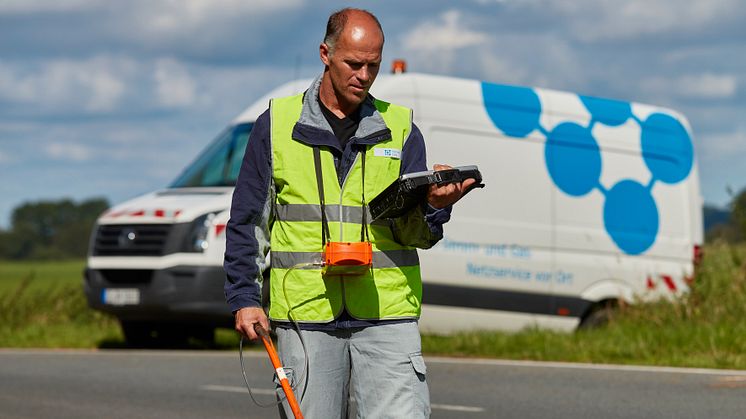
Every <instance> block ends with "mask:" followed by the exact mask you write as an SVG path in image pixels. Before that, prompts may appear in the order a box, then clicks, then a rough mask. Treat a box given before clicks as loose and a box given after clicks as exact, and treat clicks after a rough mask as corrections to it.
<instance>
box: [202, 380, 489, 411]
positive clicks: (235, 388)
mask: <svg viewBox="0 0 746 419" xmlns="http://www.w3.org/2000/svg"><path fill="white" fill-rule="evenodd" d="M200 389H202V390H207V391H223V392H228V393H248V391H246V387H239V386H222V385H219V384H206V385H203V386H200ZM251 391H252V392H254V394H265V395H269V396H274V395H275V391H274V390H272V389H267V388H252V389H251ZM430 408H432V409H433V410H450V411H452V412H472V413H479V412H484V409H483V408H481V407H476V406H459V405H457V404H437V403H433V404H431V405H430Z"/></svg>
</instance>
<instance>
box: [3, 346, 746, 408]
mask: <svg viewBox="0 0 746 419" xmlns="http://www.w3.org/2000/svg"><path fill="white" fill-rule="evenodd" d="M426 361H427V363H428V382H429V383H430V392H431V399H432V403H433V414H432V417H433V418H465V419H471V418H474V419H477V418H563V419H565V418H625V419H626V418H707V419H714V418H746V371H724V370H693V369H673V368H647V367H616V366H596V365H585V364H556V363H533V362H512V361H498V360H459V359H450V358H433V357H430V358H426ZM245 363H246V366H247V370H248V371H249V383H250V385H251V386H252V388H254V389H255V391H256V392H257V393H258V397H260V398H261V399H262V400H263V401H265V402H271V401H272V396H271V394H272V386H273V385H272V383H271V375H272V371H271V367H270V365H269V363H268V361H266V359H265V354H264V353H261V352H254V353H252V354H249V355H248V356H247V358H246V359H245ZM275 417H277V414H276V410H275V409H274V408H269V409H262V408H258V407H256V406H254V405H253V403H252V402H251V400H250V399H249V397H248V394H247V393H246V389H245V387H244V384H243V379H242V378H241V373H240V370H239V363H238V354H237V352H193V351H125V350H106V351H36V350H0V418H8V419H15V418H75V419H80V418H164V419H168V418H217V419H220V418H275Z"/></svg>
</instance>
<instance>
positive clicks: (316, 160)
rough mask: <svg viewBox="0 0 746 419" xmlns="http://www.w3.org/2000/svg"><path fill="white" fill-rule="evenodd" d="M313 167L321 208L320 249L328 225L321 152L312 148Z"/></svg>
mask: <svg viewBox="0 0 746 419" xmlns="http://www.w3.org/2000/svg"><path fill="white" fill-rule="evenodd" d="M313 165H314V166H315V167H316V185H318V187H319V202H320V206H321V247H322V249H323V248H324V246H326V243H327V242H328V240H329V238H330V237H331V236H330V235H329V223H328V222H327V220H326V204H325V203H324V180H323V177H322V172H321V150H319V148H318V147H314V148H313Z"/></svg>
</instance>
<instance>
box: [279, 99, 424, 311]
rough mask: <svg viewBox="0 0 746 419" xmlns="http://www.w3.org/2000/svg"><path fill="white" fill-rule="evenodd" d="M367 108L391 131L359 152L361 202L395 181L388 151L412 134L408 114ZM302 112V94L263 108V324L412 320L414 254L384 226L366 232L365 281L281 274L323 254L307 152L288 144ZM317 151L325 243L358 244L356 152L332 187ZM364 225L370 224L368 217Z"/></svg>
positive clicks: (416, 287) (417, 280)
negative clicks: (269, 206) (267, 199)
mask: <svg viewBox="0 0 746 419" xmlns="http://www.w3.org/2000/svg"><path fill="white" fill-rule="evenodd" d="M374 103H375V107H376V109H377V111H378V113H380V115H381V117H382V118H383V120H384V122H385V123H386V126H387V127H388V128H389V130H390V131H391V138H390V139H384V140H382V141H379V142H378V143H376V144H374V145H368V146H367V150H366V156H365V186H364V188H365V199H366V200H370V199H371V198H373V197H375V196H377V195H378V194H379V193H380V192H381V191H383V190H384V189H385V188H386V187H387V186H388V185H389V184H391V182H393V181H394V180H396V179H397V178H398V177H399V172H400V166H401V161H400V160H399V158H398V157H399V156H395V157H391V156H390V150H399V151H400V150H402V148H403V145H404V141H405V140H406V139H407V137H408V136H409V133H410V131H411V129H412V112H411V111H410V110H409V109H407V108H404V107H400V106H396V105H392V104H389V103H386V102H382V101H379V100H374ZM302 106H303V95H302V94H300V95H296V96H291V97H286V98H280V99H274V100H272V101H271V103H270V120H271V134H270V135H271V143H272V167H273V173H272V176H273V179H274V185H275V191H276V198H275V202H274V221H273V224H272V226H271V229H272V231H271V242H270V243H271V260H272V264H271V271H270V272H271V276H270V284H271V288H270V310H269V315H270V318H271V319H273V320H280V321H287V320H288V319H289V318H290V310H291V309H292V318H293V319H294V320H296V321H298V322H306V323H324V322H329V321H332V320H334V319H335V318H336V317H337V316H339V315H340V314H341V313H342V310H343V309H345V308H346V309H347V311H348V313H349V314H350V315H352V316H353V317H355V318H357V319H366V320H378V319H405V318H413V319H414V318H418V317H419V315H420V306H421V301H422V280H421V277H420V266H419V260H418V257H417V251H416V249H414V248H413V247H408V246H402V245H400V244H399V243H397V242H396V240H395V239H394V236H393V233H392V231H391V228H390V227H389V225H388V223H386V222H374V223H372V224H369V225H368V231H369V236H370V241H371V242H372V244H373V267H372V269H371V270H370V271H369V272H368V273H367V274H364V275H360V276H352V277H350V276H346V277H340V276H331V275H325V276H322V273H321V268H320V267H309V266H305V267H303V268H299V269H292V270H291V271H290V272H289V273H288V270H290V269H291V268H292V267H293V266H296V265H298V264H301V263H304V262H314V261H321V254H322V251H323V248H322V239H321V230H322V222H321V207H320V199H319V190H318V182H317V178H316V172H315V166H314V157H313V147H311V146H309V145H306V144H304V143H302V142H301V141H299V140H296V139H293V137H292V132H293V127H294V126H295V124H296V122H297V121H298V119H299V118H300V115H301V110H302ZM376 149H379V150H378V152H376ZM320 151H321V168H322V179H323V187H324V198H325V206H326V211H325V212H326V214H327V220H328V225H329V233H330V236H331V237H330V238H329V239H330V240H331V241H359V240H360V231H361V226H362V224H361V222H362V211H363V209H362V196H363V185H362V167H361V166H362V165H361V154H360V153H358V155H357V157H356V160H355V162H354V164H353V165H352V168H351V169H350V171H349V173H348V174H347V177H346V179H345V181H344V183H343V185H342V186H341V187H340V185H339V181H338V180H337V173H336V170H335V165H334V156H333V155H332V152H331V151H330V150H328V149H326V148H325V147H321V150H320ZM367 220H368V222H370V216H368V217H367ZM286 274H287V276H286ZM283 278H284V279H285V282H286V283H285V284H284V285H285V288H286V293H285V292H283ZM285 294H286V295H287V300H286V299H285Z"/></svg>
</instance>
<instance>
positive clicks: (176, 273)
mask: <svg viewBox="0 0 746 419" xmlns="http://www.w3.org/2000/svg"><path fill="white" fill-rule="evenodd" d="M224 282H225V272H224V271H223V268H222V267H221V266H175V267H172V268H168V269H90V268H87V269H86V270H85V281H84V290H85V295H86V298H87V299H88V305H89V306H90V307H92V308H94V309H96V310H100V311H103V312H105V313H109V314H112V315H114V316H116V317H118V318H119V319H120V320H122V321H137V322H151V323H183V324H190V325H205V326H214V327H232V326H233V315H232V314H231V312H230V309H229V308H228V304H227V303H226V302H225V295H224V293H223V284H224ZM117 292H120V293H123V294H126V295H128V296H129V297H128V298H127V299H124V300H119V301H117V300H116V299H111V298H106V297H105V295H106V294H107V293H108V294H109V296H111V295H112V294H116V293H117Z"/></svg>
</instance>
